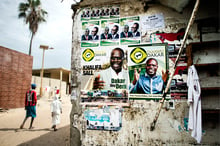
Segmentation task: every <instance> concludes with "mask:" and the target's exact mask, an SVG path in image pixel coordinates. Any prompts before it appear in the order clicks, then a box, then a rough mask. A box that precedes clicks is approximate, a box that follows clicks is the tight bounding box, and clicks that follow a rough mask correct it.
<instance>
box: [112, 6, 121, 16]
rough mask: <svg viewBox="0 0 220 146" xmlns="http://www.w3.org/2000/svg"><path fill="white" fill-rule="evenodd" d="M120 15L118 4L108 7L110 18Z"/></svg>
mask: <svg viewBox="0 0 220 146" xmlns="http://www.w3.org/2000/svg"><path fill="white" fill-rule="evenodd" d="M119 17H120V6H119V5H115V6H111V8H110V19H112V18H119Z"/></svg>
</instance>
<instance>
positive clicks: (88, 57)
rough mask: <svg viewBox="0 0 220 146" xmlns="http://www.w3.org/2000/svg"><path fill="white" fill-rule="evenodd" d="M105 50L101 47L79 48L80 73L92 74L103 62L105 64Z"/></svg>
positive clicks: (106, 61) (100, 67)
mask: <svg viewBox="0 0 220 146" xmlns="http://www.w3.org/2000/svg"><path fill="white" fill-rule="evenodd" d="M107 54H108V53H107V50H105V49H102V48H101V47H93V48H90V47H88V48H82V49H81V66H82V70H81V74H82V75H83V76H85V75H94V72H95V71H98V70H101V69H102V66H103V65H104V64H107V63H108V62H109V60H107Z"/></svg>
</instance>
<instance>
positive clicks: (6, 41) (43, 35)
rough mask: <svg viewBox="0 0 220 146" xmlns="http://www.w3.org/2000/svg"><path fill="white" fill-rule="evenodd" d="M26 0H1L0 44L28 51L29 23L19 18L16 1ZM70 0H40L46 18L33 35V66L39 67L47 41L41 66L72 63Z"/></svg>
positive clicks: (68, 64) (66, 67)
mask: <svg viewBox="0 0 220 146" xmlns="http://www.w3.org/2000/svg"><path fill="white" fill-rule="evenodd" d="M21 2H26V0H1V3H0V14H1V15H0V18H1V19H0V46H3V47H6V48H9V49H12V50H16V51H18V52H21V53H25V54H28V53H29V44H30V38H31V32H30V31H29V28H28V24H25V22H24V20H23V19H19V18H18V13H19V12H18V6H19V3H21ZM72 3H73V0H64V1H63V2H62V3H61V0H41V4H42V8H43V9H44V10H46V11H47V12H48V15H47V17H46V20H47V22H45V23H41V24H40V25H39V28H38V32H37V33H36V35H35V36H34V38H33V43H32V52H31V55H32V56H33V69H41V67H42V57H43V50H42V49H40V45H47V46H49V48H54V49H49V50H46V51H45V56H44V68H60V67H62V68H65V69H70V66H71V46H72V44H71V42H72V13H73V11H72V10H71V4H72Z"/></svg>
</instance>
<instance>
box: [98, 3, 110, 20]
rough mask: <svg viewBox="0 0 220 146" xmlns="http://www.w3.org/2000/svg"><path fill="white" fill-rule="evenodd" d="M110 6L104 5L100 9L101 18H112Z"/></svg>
mask: <svg viewBox="0 0 220 146" xmlns="http://www.w3.org/2000/svg"><path fill="white" fill-rule="evenodd" d="M110 8H111V7H110V6H104V7H102V8H101V9H100V18H101V19H109V18H110Z"/></svg>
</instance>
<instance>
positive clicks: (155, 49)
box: [128, 44, 168, 99]
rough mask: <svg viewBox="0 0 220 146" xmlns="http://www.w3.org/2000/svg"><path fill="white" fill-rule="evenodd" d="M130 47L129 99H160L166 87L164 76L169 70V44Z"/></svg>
mask: <svg viewBox="0 0 220 146" xmlns="http://www.w3.org/2000/svg"><path fill="white" fill-rule="evenodd" d="M128 47H129V49H128V56H129V57H128V70H129V81H130V84H129V93H130V94H129V98H131V99H132V98H134V99H138V98H146V99H160V98H161V97H162V94H163V90H164V87H165V83H164V81H163V78H162V76H163V73H165V72H166V70H167V69H168V62H167V52H166V47H167V44H149V45H132V46H128ZM147 62H148V63H147Z"/></svg>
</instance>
